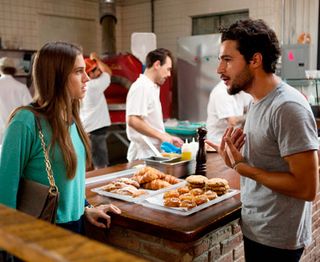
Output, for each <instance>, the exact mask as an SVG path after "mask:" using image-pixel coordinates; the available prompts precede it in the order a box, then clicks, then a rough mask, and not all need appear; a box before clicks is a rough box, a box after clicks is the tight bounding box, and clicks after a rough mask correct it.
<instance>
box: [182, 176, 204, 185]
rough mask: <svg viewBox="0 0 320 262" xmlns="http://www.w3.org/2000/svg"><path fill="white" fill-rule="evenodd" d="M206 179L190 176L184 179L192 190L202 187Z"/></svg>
mask: <svg viewBox="0 0 320 262" xmlns="http://www.w3.org/2000/svg"><path fill="white" fill-rule="evenodd" d="M207 180H208V178H207V177H205V176H201V175H191V176H188V177H187V178H186V181H187V182H188V184H189V186H190V187H192V188H196V187H198V188H199V187H200V188H202V187H204V186H205V184H206V182H207Z"/></svg>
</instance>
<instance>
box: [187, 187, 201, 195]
mask: <svg viewBox="0 0 320 262" xmlns="http://www.w3.org/2000/svg"><path fill="white" fill-rule="evenodd" d="M203 192H204V190H203V189H202V188H193V189H191V190H190V194H191V195H194V196H197V195H202V194H203Z"/></svg>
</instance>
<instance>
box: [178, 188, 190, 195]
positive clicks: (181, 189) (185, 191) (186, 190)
mask: <svg viewBox="0 0 320 262" xmlns="http://www.w3.org/2000/svg"><path fill="white" fill-rule="evenodd" d="M177 191H178V192H179V194H180V195H181V194H185V193H189V191H190V189H189V187H187V186H184V187H179V188H178V189H177Z"/></svg>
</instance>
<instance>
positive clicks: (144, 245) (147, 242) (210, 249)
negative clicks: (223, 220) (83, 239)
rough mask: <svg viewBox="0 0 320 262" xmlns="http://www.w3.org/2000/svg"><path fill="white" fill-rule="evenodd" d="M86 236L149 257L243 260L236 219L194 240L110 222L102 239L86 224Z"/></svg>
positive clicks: (187, 259)
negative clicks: (111, 224)
mask: <svg viewBox="0 0 320 262" xmlns="http://www.w3.org/2000/svg"><path fill="white" fill-rule="evenodd" d="M89 232H90V236H91V237H93V238H95V239H96V240H99V241H103V242H104V243H107V244H109V245H112V246H115V247H117V248H120V249H121V250H124V251H128V252H130V253H133V254H136V255H138V256H140V257H144V258H146V259H147V260H150V261H184V262H187V261H218V262H224V261H225V262H227V261H239V262H240V261H244V253H243V244H242V233H241V230H240V226H239V220H235V221H233V222H231V223H229V224H227V225H225V226H224V227H221V228H219V229H217V230H216V231H213V232H210V233H209V234H207V235H205V236H204V237H202V238H201V239H199V240H197V241H194V242H187V243H183V242H174V241H171V240H166V239H163V238H158V237H155V236H151V235H148V234H145V233H141V232H137V231H133V230H130V229H125V228H123V227H119V226H115V225H113V226H111V228H110V230H108V232H107V234H105V235H104V236H103V239H101V238H100V237H101V234H99V235H100V237H99V238H100V239H97V236H98V235H97V234H95V232H94V231H92V228H90V231H89Z"/></svg>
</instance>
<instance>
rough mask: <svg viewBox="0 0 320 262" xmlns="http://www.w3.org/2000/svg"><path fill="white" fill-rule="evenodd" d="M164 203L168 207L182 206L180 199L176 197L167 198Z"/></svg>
mask: <svg viewBox="0 0 320 262" xmlns="http://www.w3.org/2000/svg"><path fill="white" fill-rule="evenodd" d="M163 204H164V205H165V206H167V207H179V206H180V199H179V198H176V197H171V198H165V199H164V200H163Z"/></svg>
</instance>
